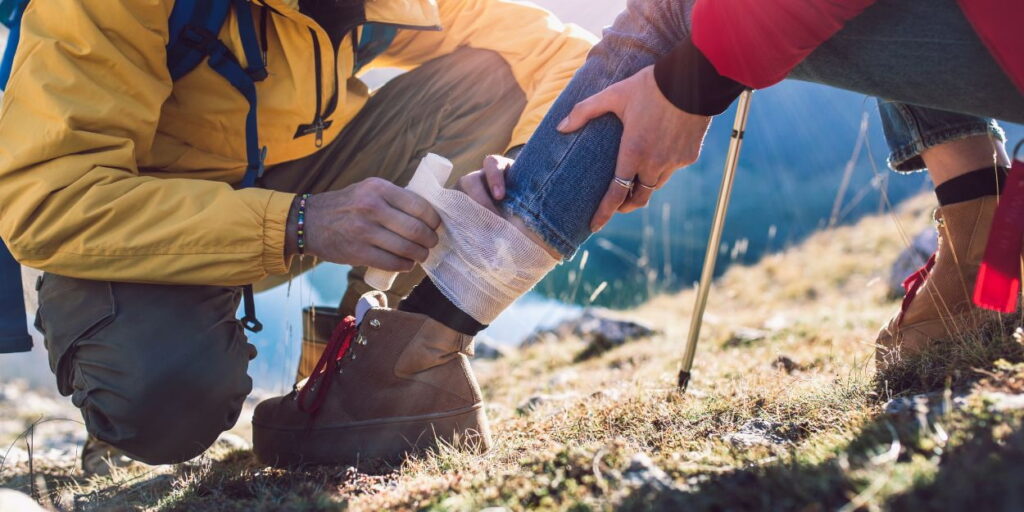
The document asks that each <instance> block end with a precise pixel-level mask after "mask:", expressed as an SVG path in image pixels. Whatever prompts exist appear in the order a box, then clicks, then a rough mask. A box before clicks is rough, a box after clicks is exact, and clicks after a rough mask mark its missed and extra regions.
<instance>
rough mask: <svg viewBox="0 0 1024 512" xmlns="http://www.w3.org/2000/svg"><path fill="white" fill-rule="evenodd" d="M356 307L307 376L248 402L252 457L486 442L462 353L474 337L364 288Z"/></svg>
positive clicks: (392, 451)
mask: <svg viewBox="0 0 1024 512" xmlns="http://www.w3.org/2000/svg"><path fill="white" fill-rule="evenodd" d="M364 305H366V306H369V307H362V306H364ZM360 306H361V307H359V308H357V317H358V318H359V319H360V321H359V323H358V324H357V323H356V320H355V318H352V317H349V318H347V319H345V320H344V321H342V322H341V324H340V325H339V326H338V328H337V329H336V330H335V332H334V333H333V335H332V337H331V341H330V343H328V346H327V347H326V350H325V351H324V356H323V357H321V359H320V361H319V362H318V364H317V365H316V368H315V369H314V371H313V372H312V377H310V378H309V379H307V380H306V381H304V382H300V383H299V384H298V385H296V390H295V391H292V392H291V393H289V394H288V395H285V396H282V397H276V398H271V399H269V400H266V401H264V402H262V403H260V404H259V406H257V407H256V411H255V413H254V414H253V420H252V423H253V451H254V452H255V453H256V457H257V458H258V459H259V460H260V461H261V462H263V463H265V464H268V465H272V466H277V467H294V466H298V465H302V464H356V463H357V462H359V461H360V460H367V459H378V458H379V459H385V460H389V461H395V460H397V459H399V458H401V457H402V456H403V455H404V454H406V453H409V452H415V451H419V450H423V449H427V448H431V447H434V446H437V445H438V443H439V442H440V443H451V444H455V445H457V446H460V447H465V448H469V449H471V450H475V451H479V452H483V451H486V450H487V449H489V448H490V445H491V436H490V429H489V427H488V424H487V417H486V416H485V415H484V411H483V403H482V402H483V400H482V398H481V395H480V388H479V386H478V385H477V383H476V379H475V378H474V377H473V372H472V370H471V369H470V367H469V359H468V358H467V356H470V355H472V353H473V352H472V350H473V338H472V337H471V336H466V335H463V334H460V333H458V332H456V331H453V330H451V329H449V328H448V327H445V326H444V325H442V324H440V323H438V322H435V321H434V320H432V319H430V318H428V317H426V316H424V315H420V314H415V313H406V312H402V311H397V310H393V309H388V308H387V307H385V305H384V304H383V297H382V296H380V297H373V296H372V295H371V294H367V295H365V296H364V297H363V300H362V301H361V304H360ZM357 325H358V327H357Z"/></svg>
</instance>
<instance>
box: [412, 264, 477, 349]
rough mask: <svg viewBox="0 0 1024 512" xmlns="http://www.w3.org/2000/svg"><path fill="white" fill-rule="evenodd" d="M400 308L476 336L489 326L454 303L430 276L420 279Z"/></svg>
mask: <svg viewBox="0 0 1024 512" xmlns="http://www.w3.org/2000/svg"><path fill="white" fill-rule="evenodd" d="M398 310H399V311H405V312H408V313H420V314H423V315H427V316H429V317H430V318H433V319H434V320H437V321H438V322H441V323H442V324H444V325H446V326H448V327H450V328H452V329H455V330H456V331H459V332H461V333H462V334H468V335H470V336H476V334H477V333H478V332H480V331H482V330H484V329H485V328H486V327H487V326H486V325H484V324H482V323H480V322H477V321H476V319H474V318H473V317H471V316H469V315H467V314H466V313H465V312H464V311H462V310H461V309H459V308H458V306H456V305H455V304H452V301H450V300H448V297H445V296H444V294H443V293H441V290H438V289H437V285H435V284H434V282H433V281H431V280H430V278H429V277H428V278H425V279H423V280H422V281H420V284H418V285H416V288H413V289H412V293H410V294H409V296H408V297H406V298H405V299H404V300H403V301H402V302H400V303H399V304H398Z"/></svg>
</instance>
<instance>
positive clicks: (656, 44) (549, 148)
mask: <svg viewBox="0 0 1024 512" xmlns="http://www.w3.org/2000/svg"><path fill="white" fill-rule="evenodd" d="M691 5H692V0H630V1H629V4H628V6H627V8H626V10H625V11H624V12H623V13H622V14H620V15H619V16H618V18H616V20H615V23H614V24H613V25H612V26H611V27H609V28H607V29H605V31H604V37H603V38H602V40H601V42H600V43H598V44H597V46H595V47H594V49H593V50H592V51H591V53H590V56H589V57H588V58H587V61H586V63H585V64H584V65H583V67H581V68H580V70H579V71H577V73H576V76H575V77H574V78H573V79H572V81H571V82H570V83H569V85H568V87H567V88H566V89H565V91H564V92H563V93H562V94H561V95H560V96H559V98H558V100H556V101H555V104H554V105H553V106H552V108H551V110H550V111H548V113H547V115H546V116H545V118H544V120H543V121H542V122H541V124H540V126H539V127H538V128H537V130H536V132H534V135H533V137H531V138H530V141H529V142H528V143H527V144H526V146H525V147H524V148H523V150H522V152H521V153H520V154H519V156H518V157H517V159H516V162H515V165H513V167H512V169H511V170H510V171H509V173H508V176H507V178H506V181H507V195H506V199H505V201H504V203H503V206H504V208H505V211H506V212H507V213H511V214H513V215H515V216H517V217H519V218H521V219H523V221H524V222H525V223H526V225H527V226H528V227H529V228H531V229H532V230H533V231H534V232H536V233H538V234H539V235H540V236H541V237H542V238H543V239H544V240H545V241H546V242H547V243H548V244H549V245H550V246H551V247H553V248H555V249H556V250H557V251H558V252H560V253H561V254H562V255H563V256H565V257H566V258H569V257H571V256H572V255H573V253H575V251H576V249H577V248H578V247H579V246H580V245H581V244H582V243H583V242H584V241H585V240H586V239H587V237H589V236H590V234H591V233H590V219H591V218H592V217H593V216H594V213H595V212H596V211H597V207H598V205H599V203H600V202H601V198H602V197H603V196H604V194H605V192H606V191H607V190H608V184H609V183H611V181H612V177H613V176H614V175H615V162H616V158H617V156H618V152H619V139H620V138H621V137H622V123H621V122H619V120H618V118H617V117H615V116H614V115H611V114H609V115H605V116H602V117H600V118H598V119H595V120H593V121H591V122H590V123H588V124H587V125H586V126H585V127H584V128H582V129H581V130H579V131H577V132H575V133H572V134H568V135H563V134H561V133H559V132H558V131H557V130H556V129H555V127H556V126H557V125H558V123H559V122H560V121H561V120H562V119H563V118H564V117H565V116H566V115H568V114H569V112H570V111H571V110H572V108H573V107H574V106H575V105H576V104H577V103H578V102H580V101H582V100H584V99H586V98H588V97H589V96H591V95H593V94H596V93H598V92H600V91H602V90H604V89H605V88H606V87H608V86H609V85H611V84H614V83H616V82H619V81H621V80H623V79H626V78H628V77H630V76H632V75H634V74H635V73H637V72H638V71H640V70H641V69H643V68H645V67H647V66H650V65H651V64H654V62H655V61H656V60H657V59H658V57H659V56H661V55H664V54H665V53H667V52H668V51H669V50H671V49H672V48H673V47H674V46H676V45H677V44H678V43H679V42H680V41H682V40H684V38H686V37H689V11H690V6H691Z"/></svg>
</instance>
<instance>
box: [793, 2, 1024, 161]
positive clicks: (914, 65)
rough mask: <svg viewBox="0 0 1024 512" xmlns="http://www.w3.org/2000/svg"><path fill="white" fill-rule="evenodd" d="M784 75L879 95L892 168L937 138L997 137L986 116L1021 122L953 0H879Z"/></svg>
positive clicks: (1006, 84)
mask: <svg viewBox="0 0 1024 512" xmlns="http://www.w3.org/2000/svg"><path fill="white" fill-rule="evenodd" d="M789 77H790V78H795V79H798V80H806V81H809V82H817V83H822V84H825V85H831V86H835V87H839V88H842V89H848V90H852V91H857V92H862V93H865V94H869V95H873V96H878V97H879V98H880V99H879V101H878V110H879V113H880V114H881V117H882V127H883V129H884V130H885V135H886V140H887V141H888V143H889V150H890V153H889V166H890V167H892V168H893V169H894V170H896V171H904V172H906V171H917V170H921V169H923V168H924V161H923V160H921V153H922V152H923V151H924V150H925V149H928V148H930V147H933V146H937V145H939V144H942V143H944V142H949V141H953V140H957V139H963V138H966V137H971V136H974V135H986V134H989V135H991V136H993V137H994V138H996V139H997V140H1000V141H1002V140H1004V139H1005V135H1004V134H1003V131H1002V129H1000V128H999V125H998V124H997V123H996V122H995V121H994V120H992V119H991V117H993V116H995V117H999V118H1004V119H1009V120H1014V121H1018V122H1019V121H1022V120H1024V97H1022V95H1021V94H1020V92H1019V91H1018V90H1017V88H1016V87H1015V86H1014V85H1013V84H1012V83H1011V82H1010V80H1009V78H1007V77H1006V75H1005V73H1003V71H1002V69H1001V68H1000V67H999V65H998V64H997V63H996V62H995V60H994V59H993V58H992V57H991V55H990V54H989V53H988V50H987V49H986V48H985V45H984V44H983V43H982V41H981V40H980V39H979V38H978V36H977V34H976V33H975V32H974V29H973V28H972V27H971V25H970V22H969V21H968V20H967V19H966V17H965V16H964V14H963V12H962V11H961V10H960V7H959V6H958V5H957V3H956V1H955V0H879V1H878V2H877V3H876V4H874V5H873V6H871V7H869V8H868V9H867V10H865V11H864V12H863V13H862V14H861V15H860V16H858V17H856V18H854V19H853V20H851V21H850V22H849V23H847V24H846V26H845V27H844V28H843V29H842V30H840V31H839V33H837V34H836V35H835V36H833V37H832V38H831V39H829V40H828V41H826V42H825V43H824V44H822V45H821V46H820V47H819V48H818V49H817V50H815V51H814V53H812V54H811V55H810V56H809V57H807V59H805V60H804V61H803V62H802V63H801V64H800V65H799V66H797V67H796V68H795V69H794V70H793V72H792V73H790V75H789Z"/></svg>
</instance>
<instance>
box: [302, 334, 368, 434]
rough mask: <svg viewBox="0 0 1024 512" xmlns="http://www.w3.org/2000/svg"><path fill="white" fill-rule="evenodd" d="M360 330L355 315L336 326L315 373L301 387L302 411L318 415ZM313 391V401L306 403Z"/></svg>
mask: <svg viewBox="0 0 1024 512" xmlns="http://www.w3.org/2000/svg"><path fill="white" fill-rule="evenodd" d="M358 332H359V327H358V326H357V325H356V319H355V317H353V316H348V317H345V318H344V319H343V320H342V321H341V323H339V324H338V326H337V327H335V328H334V332H333V333H331V339H330V341H329V342H328V343H327V347H326V348H325V349H324V353H323V355H321V356H320V359H319V360H318V361H317V362H316V367H314V368H313V373H312V374H310V376H309V379H308V380H307V381H306V384H305V385H304V386H302V388H301V389H299V394H298V397H297V398H298V403H299V404H298V405H299V410H300V411H302V412H305V413H308V414H309V415H310V416H316V413H317V412H319V411H320V407H321V406H322V405H323V403H324V400H326V398H327V390H328V389H330V387H331V382H333V380H334V379H332V378H331V377H332V375H333V374H334V372H335V371H336V370H337V369H338V365H339V364H341V360H342V358H344V357H345V355H346V354H348V351H349V348H350V347H351V346H352V340H353V339H355V337H356V334H358ZM311 391H312V392H313V393H314V394H313V401H312V402H311V403H309V405H306V404H307V402H306V397H307V395H308V394H309V393H310V392H311Z"/></svg>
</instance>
